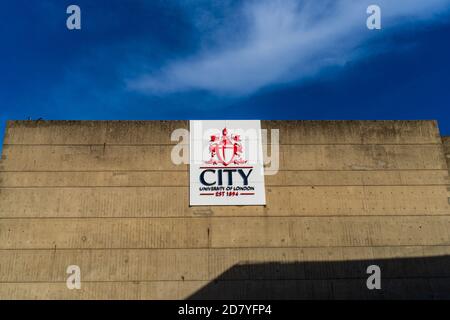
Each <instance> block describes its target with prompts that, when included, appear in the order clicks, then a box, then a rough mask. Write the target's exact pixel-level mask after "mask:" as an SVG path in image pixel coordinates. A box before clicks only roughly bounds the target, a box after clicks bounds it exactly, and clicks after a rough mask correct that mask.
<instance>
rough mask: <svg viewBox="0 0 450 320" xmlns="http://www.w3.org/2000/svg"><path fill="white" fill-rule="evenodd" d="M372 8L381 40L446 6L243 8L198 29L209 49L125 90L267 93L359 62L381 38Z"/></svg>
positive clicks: (266, 0) (408, 1)
mask: <svg viewBox="0 0 450 320" xmlns="http://www.w3.org/2000/svg"><path fill="white" fill-rule="evenodd" d="M370 4H377V5H379V6H380V7H381V10H382V26H383V31H381V32H384V30H386V29H388V30H389V29H392V28H394V27H398V26H399V25H401V24H403V23H405V22H411V21H412V22H414V23H416V22H417V23H419V22H429V21H433V20H434V19H436V17H437V16H439V15H440V14H442V13H444V12H446V11H447V10H448V9H449V6H450V1H449V0H426V1H424V0H373V1H366V0H320V1H318V0H304V1H296V0H258V1H249V2H246V3H245V4H243V5H241V6H239V7H237V8H236V7H234V9H233V10H234V11H235V12H234V14H232V16H233V17H234V18H233V19H229V20H230V23H228V24H227V23H224V24H221V25H219V27H217V28H209V27H208V25H207V23H201V24H198V25H199V26H200V27H199V28H200V29H199V30H198V32H199V33H200V35H199V36H200V37H202V36H204V37H207V38H209V39H211V35H212V36H216V38H215V41H213V42H212V43H214V45H213V46H207V47H205V48H203V49H202V50H200V51H199V52H197V53H195V54H193V55H192V56H190V57H186V58H184V59H181V60H177V61H171V62H169V63H168V64H167V65H165V66H164V67H163V68H162V69H160V70H159V71H157V72H155V73H150V74H144V75H142V76H140V77H138V78H135V79H132V80H130V81H129V82H128V85H129V87H130V88H132V89H135V90H139V91H143V92H149V93H153V94H168V93H175V92H183V91H189V90H206V91H210V92H214V93H218V94H230V95H246V94H251V93H253V92H255V91H257V90H259V89H261V88H263V87H266V86H269V85H273V84H279V83H285V82H290V81H299V80H302V79H305V78H307V77H311V76H314V75H315V74H317V72H319V71H320V70H321V69H322V68H324V67H326V66H331V65H340V64H343V63H345V62H347V61H348V60H351V59H357V58H358V57H359V54H360V52H361V51H358V52H359V53H358V54H357V53H356V50H355V49H356V48H357V47H358V46H361V45H362V44H363V43H364V42H365V41H367V40H368V39H369V38H370V37H371V36H373V35H374V33H376V32H380V31H370V30H368V29H367V28H366V18H367V14H366V8H367V6H368V5H370ZM186 10H189V9H188V8H187V9H186ZM227 14H231V13H230V12H227ZM236 17H238V19H236ZM226 18H227V17H226V16H225V19H226ZM202 21H205V20H202ZM236 25H239V27H236ZM212 30H213V31H212ZM212 32H213V34H211V33H212ZM236 32H239V34H237V35H236V34H235V33H236ZM230 39H233V40H234V41H230Z"/></svg>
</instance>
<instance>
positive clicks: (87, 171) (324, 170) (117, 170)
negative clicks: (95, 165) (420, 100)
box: [0, 164, 448, 174]
mask: <svg viewBox="0 0 450 320" xmlns="http://www.w3.org/2000/svg"><path fill="white" fill-rule="evenodd" d="M183 166H187V164H185V165H183ZM265 171H267V172H272V171H273V170H265ZM296 171H298V172H380V171H381V172H383V171H386V172H396V171H400V172H404V171H414V172H415V171H443V172H448V169H442V168H415V169H363V170H362V169H280V170H278V171H277V172H296ZM3 172H14V173H61V172H86V173H99V172H180V173H189V170H188V169H184V170H176V169H171V170H167V169H161V170H159V169H126V170H125V169H108V170H105V169H103V170H0V174H1V173H3Z"/></svg>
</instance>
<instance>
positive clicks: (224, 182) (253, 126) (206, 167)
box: [189, 120, 266, 206]
mask: <svg viewBox="0 0 450 320" xmlns="http://www.w3.org/2000/svg"><path fill="white" fill-rule="evenodd" d="M189 124H190V128H189V131H190V153H189V154H190V183H189V184H190V194H189V201H190V205H191V206H198V205H208V206H212V205H221V206H223V205H239V206H240V205H265V204H266V194H265V186H264V168H263V153H262V140H261V122H260V121H259V120H191V121H190V123H189Z"/></svg>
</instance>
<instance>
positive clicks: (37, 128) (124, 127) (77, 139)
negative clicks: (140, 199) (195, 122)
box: [5, 120, 188, 145]
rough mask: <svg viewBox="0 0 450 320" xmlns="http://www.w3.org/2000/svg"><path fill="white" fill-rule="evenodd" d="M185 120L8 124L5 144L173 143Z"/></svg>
mask: <svg viewBox="0 0 450 320" xmlns="http://www.w3.org/2000/svg"><path fill="white" fill-rule="evenodd" d="M178 128H183V129H188V121H184V120H181V121H8V124H7V128H6V134H5V144H53V145H54V144H56V145H58V144H66V145H71V144H74V145H77V144H81V145H92V144H98V145H103V144H105V143H106V144H157V145H160V144H175V143H177V142H174V141H171V139H170V135H171V133H172V131H173V130H175V129H178Z"/></svg>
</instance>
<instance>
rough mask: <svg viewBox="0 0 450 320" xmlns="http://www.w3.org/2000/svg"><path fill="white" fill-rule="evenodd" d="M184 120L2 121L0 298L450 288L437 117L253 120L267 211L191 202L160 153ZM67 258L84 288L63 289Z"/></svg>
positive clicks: (414, 293) (166, 151) (411, 294)
mask: <svg viewBox="0 0 450 320" xmlns="http://www.w3.org/2000/svg"><path fill="white" fill-rule="evenodd" d="M187 127H188V122H187V121H104V122H102V121H48V122H47V121H36V122H35V121H15V122H9V123H8V126H7V132H6V135H5V144H4V147H3V157H2V160H1V162H0V298H2V299H5V298H12V299H18V298H26V299H43V298H47V299H82V298H93V299H114V298H116V299H122V298H123V299H168V298H179V299H182V298H188V297H191V298H192V297H193V298H195V297H202V298H217V297H220V296H216V295H215V294H216V293H217V292H223V295H222V297H227V298H230V297H231V298H252V297H253V298H330V299H333V298H368V299H370V298H442V297H444V298H450V294H448V293H450V271H449V270H450V268H449V267H450V259H447V258H446V257H449V256H450V247H449V246H448V243H450V205H449V201H448V190H447V188H448V184H449V180H448V175H449V172H448V168H449V166H448V165H447V162H450V161H449V159H450V158H449V157H448V155H449V154H450V140H449V138H441V137H440V135H439V130H438V128H437V124H436V122H434V121H263V122H262V127H263V128H267V129H279V130H280V142H281V144H282V145H281V147H280V150H281V157H280V170H281V171H280V172H279V173H278V174H277V175H275V176H267V177H266V194H267V205H266V206H265V207H254V206H251V207H237V206H236V207H192V208H190V207H189V206H188V178H189V177H188V171H187V166H185V165H181V166H175V165H173V164H172V163H171V161H170V151H171V148H172V145H173V144H174V143H176V141H172V140H171V138H170V135H171V132H172V131H173V130H174V129H177V128H182V129H187ZM446 154H447V156H446ZM436 257H438V258H439V257H440V258H439V259H436ZM400 258H403V259H400ZM406 258H408V259H406ZM414 259H417V260H414ZM377 261H378V262H377ZM373 263H382V265H383V268H382V272H383V273H382V276H383V279H385V280H383V281H385V282H383V283H384V284H383V290H381V291H380V292H377V293H374V292H373V291H369V290H367V288H366V287H365V280H366V278H367V274H366V268H367V266H368V265H370V264H373ZM71 264H76V265H79V266H80V267H81V271H82V289H81V290H68V289H67V288H66V286H65V280H66V277H67V274H66V268H67V266H68V265H71ZM213 280H217V281H213ZM214 292H216V293H214Z"/></svg>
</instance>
